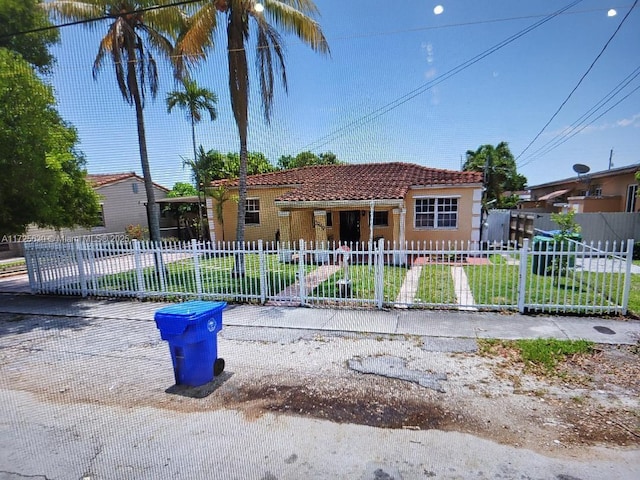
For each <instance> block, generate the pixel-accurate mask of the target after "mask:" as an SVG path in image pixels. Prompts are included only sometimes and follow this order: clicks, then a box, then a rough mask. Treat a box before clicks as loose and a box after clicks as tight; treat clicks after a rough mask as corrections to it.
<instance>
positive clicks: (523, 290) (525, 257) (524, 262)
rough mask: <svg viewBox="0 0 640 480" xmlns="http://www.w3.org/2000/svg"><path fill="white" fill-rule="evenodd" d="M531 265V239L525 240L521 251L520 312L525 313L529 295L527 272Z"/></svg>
mask: <svg viewBox="0 0 640 480" xmlns="http://www.w3.org/2000/svg"><path fill="white" fill-rule="evenodd" d="M528 264H529V239H528V238H525V239H524V240H523V242H522V249H521V250H520V281H519V282H518V311H519V312H520V313H524V312H525V299H526V295H527V270H528Z"/></svg>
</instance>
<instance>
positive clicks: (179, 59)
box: [173, 2, 218, 78]
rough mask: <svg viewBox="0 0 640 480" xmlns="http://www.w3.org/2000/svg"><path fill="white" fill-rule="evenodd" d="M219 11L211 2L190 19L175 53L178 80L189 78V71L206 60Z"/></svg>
mask: <svg viewBox="0 0 640 480" xmlns="http://www.w3.org/2000/svg"><path fill="white" fill-rule="evenodd" d="M217 13H218V12H217V10H216V8H215V5H214V3H213V2H209V3H207V4H206V5H204V6H202V7H201V8H200V9H199V10H197V11H196V12H195V13H194V14H193V15H192V16H191V17H189V19H188V21H187V24H186V29H185V30H184V31H183V32H181V34H180V35H179V36H178V40H177V42H176V47H175V50H174V53H173V60H174V66H175V71H176V77H177V78H185V77H187V76H188V69H189V68H191V67H193V66H195V65H196V64H197V63H198V62H200V61H202V60H204V59H205V54H206V52H207V49H209V48H210V47H212V46H213V40H212V37H213V32H214V30H215V29H216V26H217V24H218V23H217V20H218V18H217Z"/></svg>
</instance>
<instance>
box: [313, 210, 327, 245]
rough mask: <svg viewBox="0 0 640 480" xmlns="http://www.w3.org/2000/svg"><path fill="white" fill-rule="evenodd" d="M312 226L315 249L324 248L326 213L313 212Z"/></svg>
mask: <svg viewBox="0 0 640 480" xmlns="http://www.w3.org/2000/svg"><path fill="white" fill-rule="evenodd" d="M313 225H314V226H315V230H316V240H315V244H316V248H324V247H325V245H326V243H327V211H326V210H314V211H313Z"/></svg>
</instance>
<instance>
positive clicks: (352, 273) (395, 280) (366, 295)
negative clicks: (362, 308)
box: [309, 265, 407, 302]
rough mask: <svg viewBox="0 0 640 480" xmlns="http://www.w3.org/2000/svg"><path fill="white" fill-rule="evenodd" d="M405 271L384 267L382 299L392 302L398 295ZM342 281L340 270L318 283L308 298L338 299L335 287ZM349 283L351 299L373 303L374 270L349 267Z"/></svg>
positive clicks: (364, 266)
mask: <svg viewBox="0 0 640 480" xmlns="http://www.w3.org/2000/svg"><path fill="white" fill-rule="evenodd" d="M406 272H407V269H406V268H404V267H394V266H385V267H384V272H383V279H384V287H383V288H384V299H385V302H394V301H395V300H396V298H397V296H398V294H399V293H400V287H401V286H402V282H403V281H404V277H405V274H406ZM343 279H344V270H343V269H340V270H338V271H337V272H336V273H334V274H333V275H331V276H330V277H329V278H328V279H327V280H325V281H324V282H322V283H320V284H319V285H318V286H317V287H316V288H315V289H314V290H313V291H312V292H310V293H309V296H311V297H316V298H339V297H340V296H341V293H340V291H339V287H338V285H337V283H336V282H337V281H338V280H343ZM349 280H350V281H351V298H354V299H362V300H369V301H373V300H374V299H375V269H374V268H373V267H371V268H370V267H369V266H368V265H351V266H350V267H349Z"/></svg>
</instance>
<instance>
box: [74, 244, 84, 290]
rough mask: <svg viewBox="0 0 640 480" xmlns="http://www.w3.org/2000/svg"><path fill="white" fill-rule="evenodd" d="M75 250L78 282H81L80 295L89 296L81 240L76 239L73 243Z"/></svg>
mask: <svg viewBox="0 0 640 480" xmlns="http://www.w3.org/2000/svg"><path fill="white" fill-rule="evenodd" d="M73 248H74V250H75V257H76V263H77V264H78V280H80V294H81V295H82V296H83V297H86V296H87V278H86V276H85V273H84V262H83V261H82V247H81V245H80V240H79V239H75V240H74V241H73Z"/></svg>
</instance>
